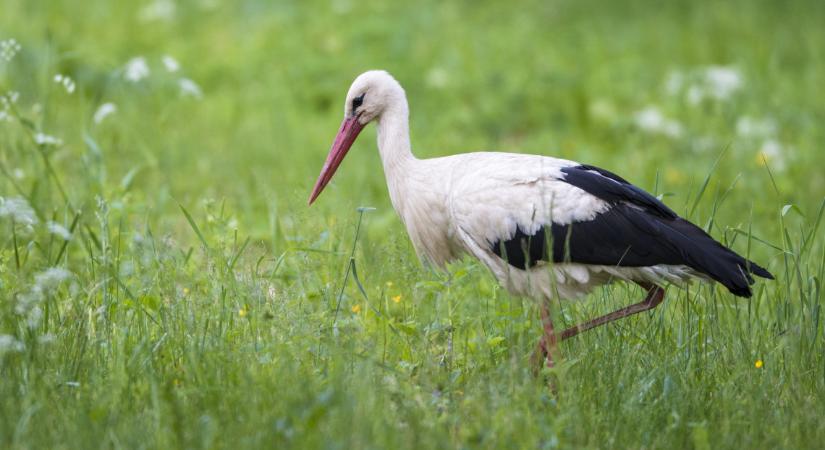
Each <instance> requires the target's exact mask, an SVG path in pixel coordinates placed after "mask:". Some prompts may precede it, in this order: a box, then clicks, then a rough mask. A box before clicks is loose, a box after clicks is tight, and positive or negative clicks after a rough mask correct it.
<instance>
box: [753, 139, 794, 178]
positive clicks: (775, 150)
mask: <svg viewBox="0 0 825 450" xmlns="http://www.w3.org/2000/svg"><path fill="white" fill-rule="evenodd" d="M787 153H789V149H787V148H785V147H784V146H783V145H782V144H780V143H779V142H778V141H776V140H775V139H768V140H766V141H765V142H763V143H762V146H761V147H760V148H759V153H758V154H757V161H758V162H759V163H760V164H762V165H768V166H769V167H770V168H771V169H775V170H778V171H782V170H785V160H786V154H787Z"/></svg>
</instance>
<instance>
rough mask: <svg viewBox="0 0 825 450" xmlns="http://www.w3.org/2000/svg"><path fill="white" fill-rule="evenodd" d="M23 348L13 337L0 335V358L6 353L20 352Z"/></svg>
mask: <svg viewBox="0 0 825 450" xmlns="http://www.w3.org/2000/svg"><path fill="white" fill-rule="evenodd" d="M24 348H25V347H24V346H23V343H22V342H20V341H18V340H17V339H16V338H15V337H14V336H12V335H9V334H0V356H3V355H4V354H6V353H12V352H15V353H16V352H22V351H23V349H24Z"/></svg>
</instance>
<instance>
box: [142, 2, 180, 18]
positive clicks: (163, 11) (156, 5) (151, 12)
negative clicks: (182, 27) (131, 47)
mask: <svg viewBox="0 0 825 450" xmlns="http://www.w3.org/2000/svg"><path fill="white" fill-rule="evenodd" d="M176 9H177V8H176V6H175V3H174V2H173V1H172V0H155V1H154V2H152V3H149V4H148V5H146V6H144V7H143V8H141V10H140V12H139V13H138V18H139V19H140V20H142V21H144V22H152V21H156V20H160V21H168V20H172V19H174V18H175V10H176Z"/></svg>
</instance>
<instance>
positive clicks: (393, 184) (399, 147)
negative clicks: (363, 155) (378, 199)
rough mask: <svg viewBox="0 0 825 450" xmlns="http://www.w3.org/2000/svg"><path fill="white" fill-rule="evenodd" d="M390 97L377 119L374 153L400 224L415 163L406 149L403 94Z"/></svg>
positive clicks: (407, 137) (407, 125)
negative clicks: (378, 160) (381, 167)
mask: <svg viewBox="0 0 825 450" xmlns="http://www.w3.org/2000/svg"><path fill="white" fill-rule="evenodd" d="M399 94H400V95H395V96H393V97H394V98H393V99H392V101H391V102H390V103H389V104H388V105H387V106H386V107H385V109H384V111H383V112H382V113H381V116H379V117H378V120H377V123H376V125H377V127H378V152H379V153H380V155H381V163H382V164H383V166H384V176H385V177H386V178H387V188H388V190H389V193H390V201H391V202H392V206H393V208H395V211H396V212H397V213H398V215H399V216H400V217H401V219H402V220H404V210H405V209H406V202H405V201H404V199H405V198H407V195H406V193H407V189H408V183H406V182H405V181H406V180H407V179H409V177H410V176H411V175H414V172H415V169H416V164H415V163H416V162H417V161H418V160H417V159H416V158H415V156H413V154H412V150H411V148H410V122H409V108H408V106H407V99H406V97H405V96H404V92H403V91H401V92H400V93H399Z"/></svg>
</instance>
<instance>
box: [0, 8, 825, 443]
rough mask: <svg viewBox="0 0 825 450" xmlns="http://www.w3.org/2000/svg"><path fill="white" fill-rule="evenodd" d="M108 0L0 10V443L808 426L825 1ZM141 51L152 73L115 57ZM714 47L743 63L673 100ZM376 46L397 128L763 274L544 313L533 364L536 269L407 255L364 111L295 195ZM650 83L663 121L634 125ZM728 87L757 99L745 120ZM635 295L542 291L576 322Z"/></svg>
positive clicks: (817, 429)
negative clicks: (183, 81)
mask: <svg viewBox="0 0 825 450" xmlns="http://www.w3.org/2000/svg"><path fill="white" fill-rule="evenodd" d="M133 3H134V4H130V3H128V2H106V1H102V0H87V1H83V2H77V1H68V0H50V1H41V0H0V41H4V40H6V39H9V38H15V39H16V40H17V41H18V42H19V43H20V44H21V46H22V50H21V51H20V52H19V53H18V54H16V56H14V57H13V58H12V59H11V60H10V61H5V60H0V95H5V94H6V93H7V92H8V91H16V92H19V97H18V98H17V101H16V103H14V104H13V105H11V106H9V107H8V108H5V109H4V108H3V106H2V105H0V111H4V113H5V117H6V118H7V119H4V120H0V197H2V198H3V202H4V204H3V205H4V206H3V205H0V212H2V211H4V210H3V208H5V211H7V212H8V210H9V209H10V208H11V207H14V208H16V209H17V210H18V211H19V210H20V205H19V204H16V203H15V204H14V205H13V204H12V203H11V202H16V201H17V200H14V199H25V201H26V202H27V203H28V204H30V205H31V207H32V208H33V211H34V214H35V215H36V219H37V223H36V224H33V225H31V226H27V225H26V224H25V223H21V219H22V218H23V217H22V216H18V217H17V220H16V221H13V220H12V217H11V216H10V215H9V214H7V213H6V214H4V215H3V214H0V215H2V217H0V447H2V448H21V449H22V448H50V449H54V448H122V447H125V448H173V447H178V448H227V447H229V448H256V447H258V448H260V447H265V448H272V447H274V448H287V447H296V448H416V449H417V448H456V447H460V448H697V449H709V448H794V449H797V448H816V447H821V445H822V442H823V441H824V440H825V421H823V420H822V418H823V417H825V333H823V323H822V322H823V317H822V315H823V314H822V306H823V303H825V301H823V294H822V291H821V289H822V288H821V285H822V282H823V279H825V278H824V277H823V275H825V273H824V272H825V241H823V231H822V230H823V226H822V225H821V221H822V219H823V209H822V207H823V198H824V197H825V172H823V170H822V167H823V166H825V152H823V148H822V145H823V142H825V127H823V126H822V124H823V123H825V93H824V92H823V90H822V86H825V27H823V26H822V24H823V23H825V7H823V4H822V3H821V2H816V1H810V2H802V1H790V2H767V1H765V2H762V1H752V2H746V1H734V2H725V3H722V2H710V1H707V2H704V1H703V2H687V1H686V2H670V3H668V4H659V3H653V2H643V1H622V2H604V3H599V2H595V1H585V2H571V1H558V2H524V3H518V2H516V3H514V2H484V3H480V2H452V3H449V4H447V3H444V4H442V3H441V2H424V3H422V2H417V3H409V5H402V4H401V3H397V4H395V5H391V4H389V3H388V2H380V1H373V0H360V1H346V0H334V1H331V2H320V1H318V2H315V1H310V2H286V1H285V2H267V1H263V0H246V1H243V2H234V3H233V4H231V5H230V4H226V5H224V4H222V3H221V2H218V1H214V2H211V1H194V0H192V1H181V2H174V3H171V4H173V5H176V7H175V10H174V14H173V15H172V16H171V17H169V18H168V19H164V18H152V17H151V16H152V10H146V9H145V8H146V7H147V5H151V4H152V2H140V4H138V3H139V2H133ZM160 4H161V6H162V5H163V2H160ZM160 9H161V10H162V9H163V8H160ZM155 11H157V8H156V9H155ZM161 12H162V11H161ZM167 54H168V55H171V56H173V57H174V58H176V59H177V60H178V61H179V62H180V70H179V71H178V72H174V73H171V72H168V71H167V70H165V69H164V67H163V64H162V63H161V58H162V56H163V55H167ZM138 56H143V57H145V58H146V61H147V62H148V64H149V67H150V69H151V74H150V75H149V76H148V77H147V78H145V79H143V80H141V81H140V82H137V83H132V82H129V81H127V80H125V79H124V76H123V75H124V73H123V68H124V66H125V64H126V62H127V61H129V60H130V59H131V58H134V57H138ZM715 65H721V66H727V67H731V68H733V69H734V70H736V71H737V73H738V74H739V75H740V77H741V82H742V84H741V86H740V88H739V89H738V90H736V91H735V92H733V93H732V94H731V95H730V96H729V97H727V98H726V99H723V100H714V99H705V100H703V101H700V102H698V103H696V104H694V103H692V102H691V101H689V100H688V99H687V97H688V96H689V93H688V90H689V89H690V85H692V84H695V83H698V82H699V81H700V80H699V79H700V78H701V77H702V74H703V73H704V72H703V71H704V70H705V68H707V67H709V66H715ZM372 68H385V69H388V70H389V71H390V72H391V73H393V74H394V75H395V76H396V77H397V78H398V79H399V80H400V81H401V83H402V84H403V85H404V86H405V88H406V90H407V94H408V96H409V99H410V105H411V120H412V123H411V129H412V133H413V146H414V150H415V152H416V153H417V155H418V156H421V157H430V156H441V155H447V154H452V153H457V152H463V151H471V150H483V149H496V150H504V151H523V152H531V153H542V154H547V155H555V156H560V157H565V158H571V159H576V160H580V161H583V162H587V163H590V164H595V165H599V166H602V167H605V168H608V169H610V170H614V171H616V172H618V173H620V174H622V175H623V176H625V177H627V178H628V179H630V180H631V181H633V182H635V183H637V184H638V185H640V186H642V187H644V188H646V189H648V190H651V191H655V192H656V193H657V194H660V195H663V196H664V197H663V198H664V200H665V201H666V202H667V203H668V204H669V205H670V206H672V207H673V208H674V209H675V210H677V211H678V212H679V213H681V214H684V215H686V216H688V217H689V218H690V219H691V220H694V221H695V222H696V223H697V224H699V225H700V226H703V227H705V228H706V229H708V230H710V232H711V233H712V234H713V235H714V237H716V238H717V239H720V240H721V241H723V242H725V243H727V244H729V245H731V246H733V248H735V249H736V250H737V251H739V252H741V253H745V254H748V255H750V257H751V258H752V259H754V260H756V261H759V262H760V263H761V264H763V265H766V266H767V267H768V268H769V270H771V271H772V272H773V273H774V274H776V277H777V279H776V280H775V281H765V282H759V283H758V284H757V285H756V286H755V295H754V297H753V298H752V299H750V300H746V299H737V298H733V297H732V296H731V295H730V294H728V293H727V292H726V291H725V290H724V289H723V288H720V287H718V286H710V285H700V284H695V285H693V286H691V288H690V289H688V290H679V289H677V288H675V287H671V288H670V289H669V290H668V296H667V298H666V301H665V303H664V304H663V306H661V307H659V308H658V309H656V310H654V311H653V312H652V313H649V314H643V315H640V316H637V317H633V318H630V319H626V320H624V321H621V322H618V323H616V324H614V325H609V326H606V327H602V328H600V329H597V330H594V331H591V332H588V333H586V334H583V335H582V336H580V337H577V338H575V339H572V340H570V341H566V342H564V343H563V344H562V345H561V353H562V354H563V361H562V362H561V363H560V364H559V367H558V368H557V369H554V371H553V372H554V373H552V374H549V375H552V376H553V377H555V379H556V380H557V385H558V395H552V394H551V393H550V391H549V390H548V388H547V385H546V383H545V379H544V377H542V376H539V377H536V376H533V374H532V373H531V370H530V364H529V358H530V354H531V352H532V350H533V348H534V346H535V344H536V342H537V340H538V338H539V333H540V330H541V327H540V321H539V318H538V312H537V306H536V305H535V304H534V303H532V302H531V301H530V300H526V299H520V298H515V297H512V296H509V295H508V294H507V293H506V292H505V291H503V290H502V289H501V288H500V287H498V286H497V284H496V283H495V281H494V280H493V278H492V277H491V275H490V274H489V273H488V272H487V271H486V269H484V268H483V267H481V266H480V265H478V264H476V263H475V262H473V261H471V260H469V259H468V260H464V261H461V262H459V263H456V264H454V265H452V266H451V267H450V270H449V273H448V274H441V273H437V272H434V271H431V270H429V269H427V268H424V267H422V266H420V264H419V263H418V261H417V259H416V257H415V254H414V252H413V250H412V248H411V246H410V243H409V241H408V240H407V237H406V234H405V232H404V230H403V227H402V225H401V224H400V222H399V220H398V219H397V218H396V216H395V213H394V212H393V211H392V208H391V206H390V204H389V200H388V197H387V193H386V187H385V185H384V178H383V174H382V172H381V169H380V163H379V160H378V154H377V151H376V150H375V144H374V140H375V137H374V136H375V135H374V133H375V131H374V129H373V128H369V129H367V130H366V131H365V132H364V136H362V138H361V139H360V140H359V142H358V143H356V145H355V147H354V149H353V151H352V152H351V153H350V155H349V157H348V158H347V161H346V162H345V163H344V164H343V165H342V168H341V170H340V171H339V173H338V175H337V177H336V178H335V181H334V182H333V183H332V185H330V187H329V188H328V189H327V190H326V191H325V192H324V194H323V195H322V196H321V197H320V199H319V201H318V202H317V203H316V205H314V206H313V207H312V208H307V207H306V199H307V196H308V194H309V190H310V188H311V186H312V183H313V182H314V180H315V177H316V176H317V174H318V171H319V170H320V167H321V164H322V163H323V159H324V157H325V155H326V150H327V149H328V148H329V144H330V143H331V141H332V138H333V135H334V133H335V131H336V130H337V126H338V123H339V121H340V116H341V112H342V109H343V108H342V106H343V105H342V103H343V99H344V94H345V93H346V89H347V88H348V86H349V83H350V82H351V81H352V79H353V78H354V77H355V76H356V75H357V74H358V73H360V72H361V71H364V70H367V69H372ZM674 73H681V74H683V75H684V78H685V79H686V81H685V83H686V84H685V85H683V86H682V87H681V89H678V90H677V93H676V94H675V95H672V94H670V93H669V92H668V89H667V84H668V80H669V79H670V80H672V79H673V78H672V77H673V74H674ZM56 74H64V75H67V76H69V77H70V78H71V79H72V80H73V81H74V83H75V85H76V89H75V90H74V92H72V93H69V92H67V90H66V89H65V88H64V86H62V85H60V84H57V83H55V82H54V81H53V78H54V76H55V75H56ZM181 77H186V78H189V79H191V80H193V81H194V82H196V83H197V84H198V85H199V86H200V88H201V89H202V91H203V96H202V98H200V99H199V98H196V97H195V96H186V95H182V94H181V93H180V89H179V86H178V83H179V79H180V78H181ZM106 102H112V103H114V104H115V105H116V107H117V112H115V113H114V114H112V115H110V116H108V117H107V118H105V119H104V120H103V121H102V122H101V123H96V122H95V121H94V120H93V115H94V113H95V111H97V109H98V107H99V106H100V105H101V104H103V103H106ZM650 106H655V107H656V108H658V110H659V111H661V113H662V114H663V115H664V116H666V117H667V118H669V119H672V120H675V121H678V122H679V123H680V124H681V127H682V129H681V133H671V134H673V136H668V135H666V134H662V133H650V132H646V131H644V130H642V129H640V127H639V126H637V124H636V120H635V117H636V116H635V114H637V112H639V111H641V110H643V109H645V108H647V107H650ZM2 116H3V114H0V117H2ZM743 117H750V118H753V119H754V120H763V119H769V120H770V121H773V123H774V124H775V126H774V127H773V128H774V129H773V130H769V128H771V127H767V131H766V130H762V131H759V132H757V133H756V135H750V136H747V135H743V134H742V133H738V132H737V123H739V124H740V128H742V127H743V125H742V122H741V119H742V118H743ZM763 128H766V127H763ZM37 133H45V134H47V135H50V136H54V137H56V138H59V139H61V140H62V144H60V145H40V144H37V143H36V141H35V136H36V134H37ZM766 141H774V142H775V143H776V144H777V145H778V146H779V147H778V151H773V153H771V152H772V150H771V149H770V147H771V145H772V144H770V142H769V143H768V145H767V146H765V142H766ZM760 151H766V152H768V154H767V163H768V164H767V166H766V165H765V164H763V162H764V159H763V157H761V156H760ZM788 205H790V206H788ZM359 206H371V207H375V208H376V210H375V211H371V212H365V213H363V216H362V214H361V213H359V212H358V211H356V208H357V207H359ZM50 221H53V222H55V223H57V224H60V225H62V226H63V227H65V228H66V229H68V230H70V231H71V238H70V240H68V241H64V240H63V238H62V237H60V236H59V235H58V234H54V233H50V232H49V230H48V226H47V223H48V222H50ZM359 222H360V223H361V226H360V232H359V234H358V239H357V241H356V239H355V237H356V236H355V234H356V233H355V230H356V225H357V224H358V223H359ZM353 249H354V253H351V251H353ZM351 254H352V255H354V263H353V265H351V263H350V261H351V259H350V255H351ZM55 267H57V268H62V269H64V270H66V271H69V272H70V274H68V277H66V278H65V279H63V277H62V276H61V273H62V272H59V271H55V270H52V271H51V272H47V270H48V269H50V268H55ZM348 268H350V269H355V270H350V271H349V272H347V269H348ZM44 274H46V275H44ZM49 274H51V276H52V278H49V279H47V278H48V275H49ZM62 274H63V275H66V274H65V273H62ZM345 280H346V282H345ZM641 296H642V293H641V292H640V291H639V290H638V289H637V288H633V287H630V286H624V285H614V286H609V287H606V288H604V289H600V290H597V291H596V292H595V293H593V294H592V295H590V296H589V297H588V298H587V299H585V300H584V301H582V302H578V303H570V304H563V305H554V311H555V314H556V316H557V317H558V319H557V320H558V321H559V322H563V323H565V324H573V323H576V322H579V321H583V320H586V319H588V318H592V317H594V316H596V315H598V314H601V313H605V312H608V311H610V310H612V309H616V308H618V307H620V306H624V305H627V304H629V303H632V302H635V301H638V299H640V298H641ZM756 361H763V363H764V366H763V367H761V368H757V367H755V363H756ZM545 375H548V374H545Z"/></svg>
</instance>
